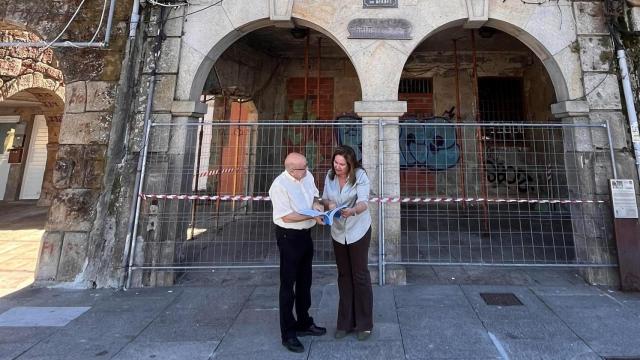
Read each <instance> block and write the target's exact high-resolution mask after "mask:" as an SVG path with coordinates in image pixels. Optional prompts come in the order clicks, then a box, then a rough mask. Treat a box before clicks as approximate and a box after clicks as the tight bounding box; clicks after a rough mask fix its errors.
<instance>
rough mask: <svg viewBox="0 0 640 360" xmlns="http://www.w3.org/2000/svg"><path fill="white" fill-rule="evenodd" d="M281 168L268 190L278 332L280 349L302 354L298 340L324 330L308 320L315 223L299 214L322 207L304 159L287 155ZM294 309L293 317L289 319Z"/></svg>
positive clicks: (316, 334) (309, 318) (319, 333)
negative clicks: (275, 254)
mask: <svg viewBox="0 0 640 360" xmlns="http://www.w3.org/2000/svg"><path fill="white" fill-rule="evenodd" d="M284 167H285V171H284V172H283V173H282V174H280V175H279V176H278V177H277V178H276V179H275V180H274V181H273V183H272V184H271V188H270V189H269V197H270V198H271V204H272V206H273V222H274V223H275V225H276V240H277V241H278V249H279V250H280V295H279V297H280V300H279V304H280V332H281V335H282V345H284V347H286V348H287V349H288V350H289V351H293V352H304V346H303V345H302V343H301V342H300V340H298V336H308V335H311V336H321V335H324V334H325V333H326V332H327V329H325V328H323V327H319V326H316V325H315V324H314V323H313V318H312V317H311V316H309V308H310V307H311V277H312V271H311V263H312V261H313V242H312V240H311V228H312V227H313V226H314V225H315V224H316V222H317V221H318V220H317V219H315V218H313V217H311V216H307V215H302V214H300V213H299V212H300V211H301V210H305V209H309V208H312V207H313V208H314V209H316V210H320V211H322V205H321V204H320V202H319V195H320V193H319V191H318V188H317V187H316V185H315V182H314V179H313V175H311V173H310V172H309V171H307V159H306V158H305V157H304V155H302V154H298V153H291V154H289V155H287V158H286V159H285V161H284ZM294 288H295V289H294ZM294 305H295V309H296V317H294V316H293V308H294ZM296 318H297V319H296Z"/></svg>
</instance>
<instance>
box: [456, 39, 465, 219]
mask: <svg viewBox="0 0 640 360" xmlns="http://www.w3.org/2000/svg"><path fill="white" fill-rule="evenodd" d="M453 57H454V58H455V67H456V123H460V122H461V121H462V115H461V114H460V112H461V110H460V106H461V105H460V104H461V103H462V101H461V99H460V61H459V59H458V40H457V39H454V40H453ZM461 135H463V134H462V129H461V128H460V127H459V126H456V137H457V141H458V142H459V144H458V146H460V149H461V150H462V151H460V176H459V178H460V186H461V187H462V197H463V198H465V199H466V198H467V184H466V176H467V174H466V171H467V170H466V167H465V165H464V150H465V146H464V145H465V144H464V138H463V136H461ZM466 207H467V203H466V202H464V201H463V202H462V208H463V209H466Z"/></svg>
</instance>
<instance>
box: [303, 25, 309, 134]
mask: <svg viewBox="0 0 640 360" xmlns="http://www.w3.org/2000/svg"><path fill="white" fill-rule="evenodd" d="M310 36H311V34H309V31H308V30H307V38H306V39H305V42H304V113H303V116H302V119H303V120H309V107H308V105H307V103H308V102H309V37H310ZM305 134H306V132H305ZM305 144H306V137H305Z"/></svg>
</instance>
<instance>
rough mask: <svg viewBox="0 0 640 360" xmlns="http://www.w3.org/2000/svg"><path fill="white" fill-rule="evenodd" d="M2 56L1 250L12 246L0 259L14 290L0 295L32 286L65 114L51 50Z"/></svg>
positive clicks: (15, 32)
mask: <svg viewBox="0 0 640 360" xmlns="http://www.w3.org/2000/svg"><path fill="white" fill-rule="evenodd" d="M0 38H3V39H5V38H11V39H13V41H37V40H39V38H38V37H37V36H36V35H34V34H33V33H31V32H28V31H23V30H19V29H6V30H0ZM0 54H2V56H0V61H2V62H4V63H5V65H7V66H2V67H0V69H1V70H0V213H1V214H2V216H0V247H2V246H10V247H11V250H10V251H0V253H2V254H3V256H8V257H9V258H11V259H12V260H11V261H9V260H7V261H4V260H2V259H0V260H2V262H3V264H9V266H10V267H11V269H9V270H10V271H9V272H8V273H7V272H4V271H3V274H7V276H10V277H14V279H12V280H13V284H14V286H13V287H12V288H11V289H5V290H4V291H7V292H8V291H15V290H17V289H18V288H20V287H22V286H26V285H28V284H30V283H31V282H32V281H33V274H34V271H35V266H36V262H37V256H38V250H39V247H40V239H41V237H42V234H43V233H44V226H45V222H46V217H47V212H48V207H49V205H50V204H51V200H52V198H53V196H54V194H55V189H54V186H53V167H54V164H55V157H56V154H57V149H58V135H59V130H60V122H61V119H62V115H63V112H64V79H63V75H62V72H61V71H60V70H58V66H59V64H58V61H57V59H56V57H55V56H54V53H53V51H52V50H51V49H47V50H44V51H42V50H41V49H34V48H18V47H14V48H5V49H0ZM16 258H19V259H23V260H22V261H21V262H16V261H15V260H14V259H16ZM12 264H13V265H12ZM3 270H7V269H3ZM18 274H19V275H18ZM3 276H4V275H3ZM20 276H21V278H20V281H18V282H15V280H16V279H15V277H20ZM2 283H3V284H5V283H7V282H6V281H2ZM2 291H3V289H0V296H1V295H3V294H2Z"/></svg>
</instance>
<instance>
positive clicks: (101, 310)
mask: <svg viewBox="0 0 640 360" xmlns="http://www.w3.org/2000/svg"><path fill="white" fill-rule="evenodd" d="M451 271H453V270H451ZM547 274H554V272H553V271H548V272H547ZM271 275H273V274H271ZM271 275H269V274H267V276H271ZM551 276H553V275H551ZM271 279H273V277H272V276H271ZM276 279H277V276H276ZM556 280H557V279H556ZM556 280H553V281H548V282H547V283H546V284H545V283H544V282H542V283H541V282H540V281H532V282H531V283H529V284H526V285H519V286H511V285H464V284H437V285H433V284H431V285H429V284H420V285H407V286H384V287H378V286H375V287H374V299H375V308H374V311H375V320H374V322H375V328H374V332H373V335H372V337H371V338H370V339H369V340H368V341H365V342H359V341H357V340H356V339H355V337H354V336H348V337H347V338H345V339H341V340H335V339H334V338H333V333H334V331H335V327H334V326H335V325H334V324H335V319H336V304H337V296H338V295H337V287H336V286H335V284H333V283H331V282H325V283H323V284H318V285H316V286H314V288H313V316H314V317H315V320H316V323H318V324H320V325H323V326H326V327H327V328H328V334H327V335H326V336H323V337H316V338H308V337H307V338H301V340H302V341H303V343H304V345H305V350H306V352H305V353H302V354H294V353H290V352H288V351H287V350H286V349H284V348H283V347H282V345H281V344H280V334H279V328H278V309H277V292H278V287H277V285H276V284H273V283H271V284H269V285H264V286H262V285H260V286H256V285H247V284H244V283H242V282H235V285H234V284H233V283H234V282H227V284H229V283H231V284H232V285H224V284H218V285H212V286H208V287H173V288H157V289H133V290H129V291H114V290H82V291H78V290H63V289H25V290H22V291H20V292H17V293H15V294H12V295H9V296H6V297H4V298H0V359H21V360H23V359H156V360H159V359H323V360H326V359H367V360H373V359H602V358H623V357H632V358H640V294H637V293H636V294H623V293H620V292H617V291H613V290H609V289H601V288H598V287H594V286H589V285H587V284H584V283H580V282H579V281H575V282H574V281H556ZM276 281H277V280H276ZM480 293H513V294H515V295H516V296H517V298H518V299H519V300H520V301H521V302H522V304H523V305H520V306H495V305H487V304H486V303H485V301H484V300H483V298H482V297H481V296H480ZM58 307H61V308H58ZM43 325H46V326H43ZM54 325H55V326H54Z"/></svg>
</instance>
